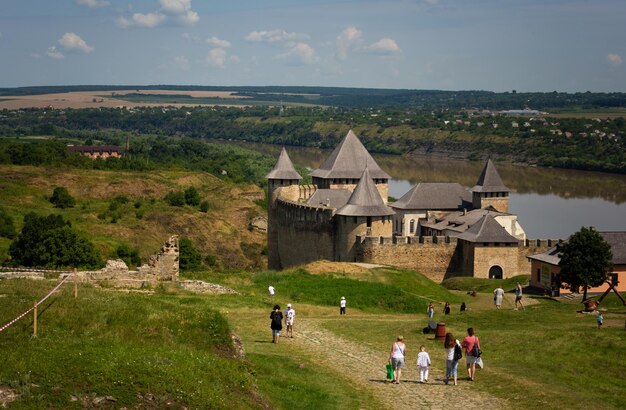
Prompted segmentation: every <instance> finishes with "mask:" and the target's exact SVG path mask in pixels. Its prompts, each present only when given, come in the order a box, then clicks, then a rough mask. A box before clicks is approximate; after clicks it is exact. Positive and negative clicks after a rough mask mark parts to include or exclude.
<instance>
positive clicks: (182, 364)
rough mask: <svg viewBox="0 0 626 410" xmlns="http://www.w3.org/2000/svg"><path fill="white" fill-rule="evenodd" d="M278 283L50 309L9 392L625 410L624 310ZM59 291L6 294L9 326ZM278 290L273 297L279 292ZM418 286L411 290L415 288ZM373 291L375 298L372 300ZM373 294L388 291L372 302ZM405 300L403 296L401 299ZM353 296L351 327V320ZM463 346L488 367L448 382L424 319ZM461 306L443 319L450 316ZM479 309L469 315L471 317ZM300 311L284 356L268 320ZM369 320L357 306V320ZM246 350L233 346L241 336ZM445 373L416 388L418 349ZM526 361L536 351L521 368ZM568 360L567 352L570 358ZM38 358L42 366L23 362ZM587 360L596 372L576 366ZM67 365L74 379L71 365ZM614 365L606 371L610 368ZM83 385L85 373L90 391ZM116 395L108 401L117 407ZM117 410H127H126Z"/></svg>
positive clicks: (19, 283)
mask: <svg viewBox="0 0 626 410" xmlns="http://www.w3.org/2000/svg"><path fill="white" fill-rule="evenodd" d="M307 269H308V267H306V266H305V267H303V268H301V269H298V270H294V271H288V272H285V273H283V274H280V275H277V274H276V273H273V272H257V273H255V272H240V273H234V272H231V273H228V274H226V273H219V272H198V273H195V274H189V275H187V277H189V278H201V279H205V280H208V281H212V282H219V283H222V284H225V285H227V286H229V287H231V288H233V289H235V290H237V291H238V292H239V294H238V295H194V294H190V293H188V292H186V291H182V290H180V289H178V288H176V287H175V286H173V285H170V286H165V287H160V288H159V289H156V291H155V292H151V291H148V292H144V293H125V292H116V291H112V290H110V289H106V288H95V287H92V286H88V285H81V286H80V289H79V297H78V298H77V299H74V298H73V297H72V294H71V288H69V287H68V288H67V289H65V290H62V291H61V292H60V293H59V294H58V295H55V296H54V297H53V298H51V300H50V302H49V304H47V305H46V306H45V307H44V309H42V313H41V314H40V318H39V322H38V323H39V329H40V330H39V336H38V337H37V338H32V336H31V331H32V319H31V318H30V317H29V318H26V319H23V320H22V321H21V322H18V324H16V325H14V326H13V327H12V328H10V329H9V330H8V331H5V332H3V334H0V349H1V350H2V352H3V356H4V357H5V366H3V367H2V369H0V386H2V387H1V388H2V389H4V390H5V391H9V389H10V391H12V392H14V393H15V394H18V395H19V397H18V398H17V399H16V400H15V401H14V402H13V404H12V405H11V408H31V407H32V406H37V407H65V408H81V407H84V406H85V405H90V403H93V400H96V399H100V400H103V401H104V403H106V405H107V406H109V407H115V408H118V407H122V406H150V405H152V406H153V407H159V406H160V407H164V406H166V405H167V406H169V407H170V408H182V407H198V406H199V407H206V406H209V407H212V408H235V407H236V408H280V409H283V408H284V409H287V408H320V409H327V408H330V409H333V408H337V409H339V408H341V409H344V408H348V409H357V408H367V409H379V408H399V409H402V408H407V409H408V408H422V407H424V408H430V407H437V408H439V407H445V408H467V407H468V406H470V407H471V406H474V407H482V408H525V409H528V408H531V409H535V408H587V407H590V406H593V407H594V408H600V409H610V408H623V407H624V406H625V405H626V403H625V402H624V400H625V399H624V396H623V394H621V392H623V390H624V389H625V388H626V384H625V383H626V381H625V380H626V377H625V372H626V369H625V366H624V360H623V358H622V355H621V353H620V351H619V346H623V344H624V341H625V340H626V332H625V331H624V328H623V322H624V319H625V318H626V308H624V307H623V306H620V305H618V304H617V303H616V298H608V299H607V300H605V302H604V303H603V306H604V308H606V309H607V311H606V312H605V326H606V328H604V329H602V330H598V329H596V327H595V316H592V315H581V314H577V313H576V310H578V309H579V307H580V305H579V304H577V303H559V302H555V301H553V300H550V299H545V298H536V299H535V298H532V297H531V298H526V299H525V300H526V301H527V305H528V306H527V309H526V310H523V311H521V310H520V311H514V310H512V308H511V306H512V295H511V294H510V293H509V294H507V299H506V302H505V304H504V309H503V310H500V311H496V310H495V309H493V306H492V300H491V292H485V293H479V294H478V296H477V297H470V296H468V295H467V294H466V293H465V292H462V291H448V290H446V289H445V288H443V287H441V286H439V285H437V284H434V283H432V282H429V281H428V280H427V279H425V278H424V277H422V276H421V275H419V274H417V273H414V272H411V271H402V270H395V269H391V268H377V269H374V270H367V269H366V270H361V269H355V270H351V272H347V273H337V272H335V273H333V272H332V270H333V268H332V264H327V265H326V269H325V270H324V271H320V269H319V266H318V267H317V268H316V269H313V270H315V271H316V272H317V273H316V274H314V275H312V274H309V273H308V271H307ZM54 283H55V281H36V282H32V281H26V280H12V281H6V280H5V281H1V282H0V297H2V299H3V303H2V305H1V307H0V317H2V318H3V319H2V320H3V321H4V320H5V319H10V318H12V317H13V316H14V315H16V314H18V313H19V312H20V310H21V309H22V308H24V306H29V304H32V301H33V300H34V299H35V297H36V295H41V294H43V293H44V292H45V291H46V290H47V289H49V288H51V286H52V285H53V284H54ZM268 283H272V284H273V285H274V286H275V287H276V290H277V294H276V296H275V297H274V298H270V297H269V296H267V284H268ZM411 284H413V285H411ZM372 285H376V286H374V287H372ZM372 289H374V290H372ZM403 290H405V292H406V293H405V292H403ZM340 295H345V296H346V297H347V299H348V314H347V315H346V316H344V317H340V316H339V312H338V308H337V306H335V305H336V304H337V303H336V302H337V301H338V299H339V296H340ZM430 300H433V301H434V302H435V304H436V312H437V314H436V316H435V319H437V320H445V322H446V326H447V330H448V331H452V332H453V333H454V334H455V336H457V337H458V338H462V336H464V333H465V329H466V328H467V327H469V326H472V327H474V328H475V329H476V332H477V335H478V336H479V338H480V341H481V346H482V349H483V352H484V356H483V357H484V361H485V369H483V370H479V371H478V373H477V378H476V381H475V382H469V381H466V380H465V379H464V377H463V376H464V374H465V373H464V369H463V368H462V366H459V376H460V380H459V386H456V387H455V386H446V385H444V384H443V383H442V377H443V373H444V368H445V365H444V360H443V348H442V346H441V344H442V342H440V341H436V340H434V339H433V335H432V334H429V335H424V334H422V332H421V329H422V327H423V326H424V324H425V323H426V321H427V318H426V313H425V309H424V308H425V306H426V304H427V303H428V301H430ZM446 300H449V301H450V302H451V303H452V305H453V311H452V314H451V315H450V316H447V317H444V316H443V315H442V314H441V306H442V304H441V302H444V301H446ZM460 301H465V302H466V303H467V305H468V308H469V310H468V311H466V312H464V313H459V311H458V305H459V303H460ZM287 302H291V303H293V304H294V307H295V309H296V312H297V316H296V324H295V326H294V338H293V339H289V338H285V337H284V335H283V337H281V340H280V342H279V343H278V344H277V345H274V344H272V343H270V341H271V334H270V330H269V318H268V316H269V312H270V310H271V307H272V306H273V305H274V304H275V303H278V304H280V305H281V308H284V306H285V305H286V303H287ZM357 306H358V308H357ZM231 333H234V334H236V335H237V336H236V337H235V339H237V340H239V339H240V340H241V344H242V348H243V351H244V352H245V355H244V356H243V357H242V356H241V355H240V354H239V353H237V352H238V351H239V349H238V348H237V347H236V346H238V344H239V343H238V342H236V343H235V344H234V345H233V344H231V339H230V336H229V335H230V334H231ZM397 334H402V335H404V337H405V341H406V344H407V353H408V358H407V368H406V370H405V372H404V373H403V380H404V381H405V382H404V383H402V384H401V385H399V386H395V385H390V384H386V383H385V382H384V365H385V363H386V361H387V357H388V351H389V347H390V345H391V343H392V341H393V340H394V338H395V336H396V335H397ZM421 344H423V345H425V346H426V348H427V351H429V352H430V355H431V359H432V361H433V365H432V368H431V377H430V381H429V383H428V384H427V385H422V384H419V383H417V382H416V378H417V371H416V369H415V356H416V354H417V351H418V348H419V345H421ZM520 352H523V353H522V354H520ZM563 352H567V354H563ZM24 357H29V359H28V360H23V358H24ZM572 357H585V360H580V361H579V360H572ZM61 363H63V365H61ZM597 363H601V365H600V366H598V365H596V364H597ZM76 374H82V375H84V376H83V377H81V378H76ZM107 397H108V399H107ZM112 400H115V401H112Z"/></svg>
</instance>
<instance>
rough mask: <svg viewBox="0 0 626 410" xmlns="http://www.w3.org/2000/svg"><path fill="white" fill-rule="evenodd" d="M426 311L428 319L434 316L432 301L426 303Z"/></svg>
mask: <svg viewBox="0 0 626 410" xmlns="http://www.w3.org/2000/svg"><path fill="white" fill-rule="evenodd" d="M426 313H428V319H430V320H432V319H433V316H435V307H434V306H433V303H432V302H430V303H429V304H428V310H427V311H426Z"/></svg>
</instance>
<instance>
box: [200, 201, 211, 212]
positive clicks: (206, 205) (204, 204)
mask: <svg viewBox="0 0 626 410" xmlns="http://www.w3.org/2000/svg"><path fill="white" fill-rule="evenodd" d="M209 208H210V206H209V201H202V202H201V203H200V212H204V213H207V212H209Z"/></svg>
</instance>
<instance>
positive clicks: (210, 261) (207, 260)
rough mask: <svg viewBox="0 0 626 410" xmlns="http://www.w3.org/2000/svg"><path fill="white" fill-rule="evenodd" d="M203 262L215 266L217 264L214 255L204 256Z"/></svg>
mask: <svg viewBox="0 0 626 410" xmlns="http://www.w3.org/2000/svg"><path fill="white" fill-rule="evenodd" d="M204 263H206V264H207V266H215V265H217V258H216V257H215V255H211V254H209V255H207V256H205V257H204Z"/></svg>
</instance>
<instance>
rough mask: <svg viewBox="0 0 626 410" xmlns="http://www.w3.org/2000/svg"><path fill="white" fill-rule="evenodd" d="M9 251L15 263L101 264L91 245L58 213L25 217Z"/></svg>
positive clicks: (52, 265)
mask: <svg viewBox="0 0 626 410" xmlns="http://www.w3.org/2000/svg"><path fill="white" fill-rule="evenodd" d="M9 254H10V255H11V259H12V261H13V263H14V264H16V265H22V266H42V267H48V268H60V267H65V268H70V267H76V268H78V267H82V268H89V269H94V268H98V267H101V266H102V260H101V259H100V255H99V253H98V251H97V250H96V248H95V247H94V246H93V244H92V243H91V242H90V241H89V240H87V239H85V238H84V237H82V236H81V235H79V234H78V233H77V232H76V231H75V230H74V229H73V228H72V225H71V224H70V223H69V222H68V221H65V220H64V219H63V217H62V216H61V215H48V216H39V215H37V214H35V213H34V212H30V213H28V214H26V216H24V227H23V228H22V231H21V233H20V234H19V235H18V237H17V238H16V239H15V240H14V241H13V242H12V243H11V246H10V247H9Z"/></svg>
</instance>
